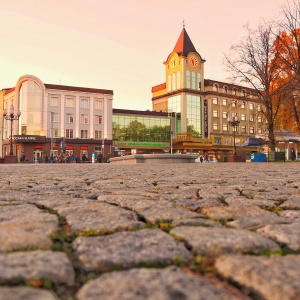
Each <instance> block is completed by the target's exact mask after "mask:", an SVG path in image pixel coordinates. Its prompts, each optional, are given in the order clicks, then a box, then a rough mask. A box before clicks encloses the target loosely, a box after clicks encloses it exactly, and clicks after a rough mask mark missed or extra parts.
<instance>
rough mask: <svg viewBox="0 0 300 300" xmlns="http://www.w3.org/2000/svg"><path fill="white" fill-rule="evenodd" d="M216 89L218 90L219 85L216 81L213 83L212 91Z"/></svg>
mask: <svg viewBox="0 0 300 300" xmlns="http://www.w3.org/2000/svg"><path fill="white" fill-rule="evenodd" d="M218 90H219V86H218V85H217V84H216V83H214V85H213V91H214V92H218Z"/></svg>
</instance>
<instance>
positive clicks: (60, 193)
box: [0, 162, 300, 300]
mask: <svg viewBox="0 0 300 300" xmlns="http://www.w3.org/2000/svg"><path fill="white" fill-rule="evenodd" d="M0 188H1V193H0V270H1V271H0V300H10V299H12V300H24V299H25V300H26V299H30V300H31V299H34V300H54V299H62V300H65V299H78V300H96V299H97V300H99V299H109V300H114V299H118V300H123V299H126V300H127V299H128V300H129V299H130V300H131V299H133V300H135V299H141V300H142V299H143V300H144V299H153V300H161V299H162V300H165V299H168V300H174V299H175V300H181V299H191V300H196V299H207V300H214V299H255V300H263V299H269V300H289V299H290V300H292V299H293V300H296V299H300V163H296V162H295V163H292V162H286V163H203V164H200V163H198V164H166V165H163V164H161V165H151V164H136V165H114V164H91V163H90V164H83V163H81V164H16V165H14V164H12V165H4V164H2V165H0Z"/></svg>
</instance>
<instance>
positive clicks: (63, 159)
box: [20, 152, 107, 163]
mask: <svg viewBox="0 0 300 300" xmlns="http://www.w3.org/2000/svg"><path fill="white" fill-rule="evenodd" d="M20 162H21V163H27V162H29V160H28V158H26V156H25V154H24V152H22V155H21V158H20ZM33 162H38V163H87V162H89V158H88V157H87V156H86V154H85V153H82V156H81V158H80V157H79V156H78V155H76V156H74V154H71V155H69V154H64V153H60V154H59V155H56V154H53V153H52V154H51V155H50V157H49V155H48V154H47V153H44V156H43V158H36V157H34V159H33ZM95 162H97V163H102V162H107V159H106V158H104V157H103V155H102V153H99V154H98V155H97V157H96V160H95Z"/></svg>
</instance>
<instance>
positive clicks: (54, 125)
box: [2, 75, 113, 161]
mask: <svg viewBox="0 0 300 300" xmlns="http://www.w3.org/2000/svg"><path fill="white" fill-rule="evenodd" d="M3 92H4V96H3V109H4V110H5V109H6V110H7V111H9V110H10V107H11V105H13V107H14V109H15V111H17V110H20V112H21V116H20V118H19V120H18V121H14V122H13V123H12V126H13V135H12V141H13V153H14V155H17V156H18V158H19V159H20V156H21V153H22V152H24V154H25V156H26V157H27V158H28V160H29V161H44V160H45V156H48V158H50V156H51V155H54V156H59V155H61V154H63V155H68V156H72V155H74V156H78V157H81V156H82V155H83V154H85V155H86V156H87V157H88V159H89V160H91V159H92V156H96V155H97V154H99V153H101V154H102V155H103V156H104V157H109V156H111V155H113V153H112V152H113V151H112V150H113V149H112V102H113V91H112V90H105V89H97V88H83V87H75V86H64V85H55V84H46V83H43V82H42V81H41V80H40V79H39V78H37V77H35V76H32V75H25V76H22V77H20V78H19V79H18V81H17V84H16V86H15V87H13V88H11V89H8V90H3ZM10 126H11V124H10V122H8V121H7V120H4V122H3V146H2V152H3V156H5V155H7V154H8V153H9V143H10V138H11V137H10V130H11V129H10Z"/></svg>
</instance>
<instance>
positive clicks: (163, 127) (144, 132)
mask: <svg viewBox="0 0 300 300" xmlns="http://www.w3.org/2000/svg"><path fill="white" fill-rule="evenodd" d="M170 132H171V131H170V118H169V117H168V116H166V117H157V116H150V115H147V116H146V115H145V116H138V115H121V114H120V115H119V114H114V115H113V140H114V141H141V142H169V141H170Z"/></svg>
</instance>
